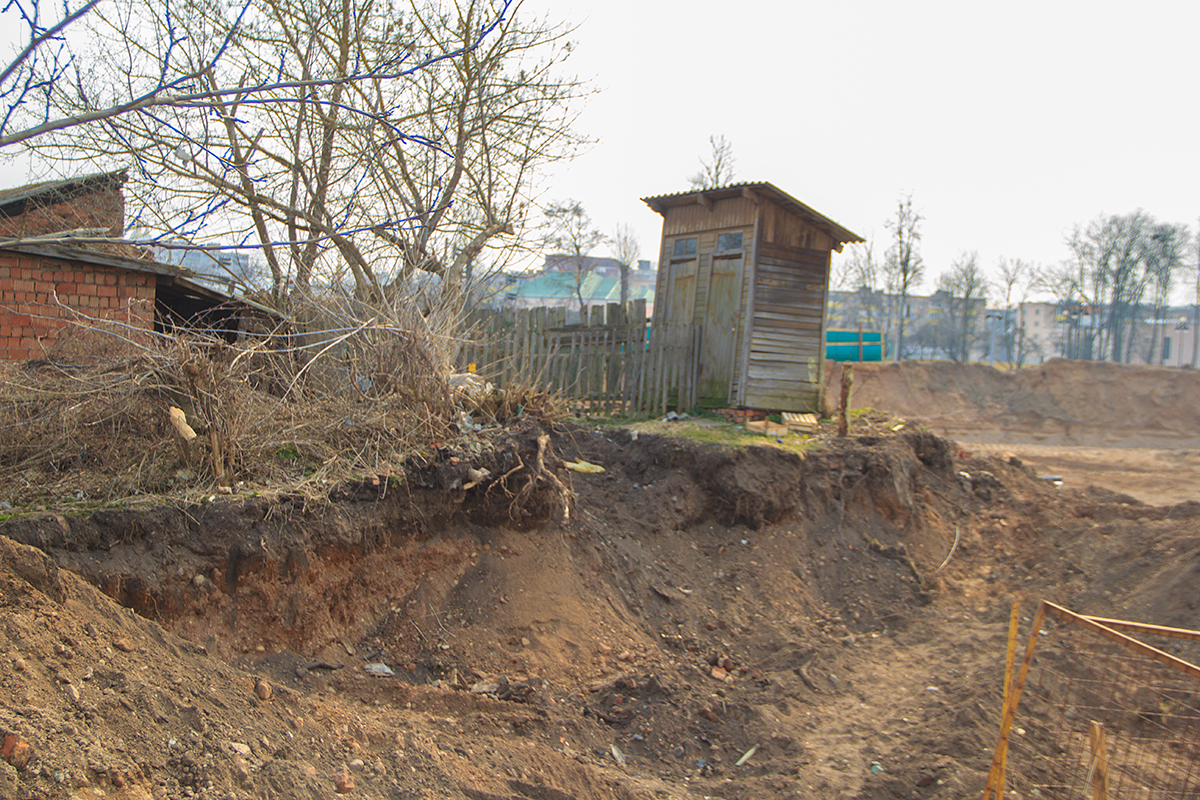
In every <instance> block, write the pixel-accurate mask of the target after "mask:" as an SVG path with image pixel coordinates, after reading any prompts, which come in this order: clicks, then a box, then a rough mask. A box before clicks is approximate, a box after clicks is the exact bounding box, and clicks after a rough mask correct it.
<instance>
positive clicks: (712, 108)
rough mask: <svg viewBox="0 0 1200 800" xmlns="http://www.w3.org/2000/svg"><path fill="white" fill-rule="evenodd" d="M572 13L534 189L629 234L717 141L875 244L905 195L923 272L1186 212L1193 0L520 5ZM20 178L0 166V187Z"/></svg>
mask: <svg viewBox="0 0 1200 800" xmlns="http://www.w3.org/2000/svg"><path fill="white" fill-rule="evenodd" d="M523 10H524V12H525V13H530V12H532V13H535V14H539V15H540V14H541V13H543V12H544V13H546V14H548V15H549V17H550V18H551V19H552V20H558V21H561V22H564V23H568V24H571V25H575V26H577V30H576V31H575V33H574V35H573V37H572V38H573V39H574V41H575V42H576V49H575V54H574V55H573V57H572V58H571V60H570V61H569V62H568V66H569V67H570V68H571V69H572V70H573V71H574V72H576V73H578V74H579V75H580V76H582V77H586V78H590V79H592V80H593V81H594V84H595V87H596V89H597V90H598V92H597V93H596V94H595V95H593V96H592V97H591V99H590V100H589V101H588V103H587V106H586V107H585V108H584V109H583V112H582V114H581V116H580V118H579V122H578V125H579V130H580V132H582V133H583V134H585V135H587V136H589V137H591V138H592V139H594V140H596V143H595V144H594V145H593V146H592V147H591V148H590V149H589V150H588V151H587V152H586V153H585V154H584V155H582V156H580V157H579V158H578V159H576V160H575V161H573V162H571V163H568V164H563V165H560V166H559V167H558V168H557V169H556V170H554V172H553V174H552V175H551V176H550V178H549V180H548V182H547V184H546V186H545V187H544V192H543V195H542V196H543V198H544V199H546V200H559V199H566V198H574V199H577V200H579V201H581V202H582V203H583V204H584V206H585V207H586V208H587V209H588V211H589V212H590V214H591V216H592V218H593V220H594V221H595V223H596V224H597V226H598V227H600V228H601V229H602V230H604V231H606V232H609V233H611V232H612V231H613V230H614V229H615V227H616V226H617V224H619V223H627V224H630V225H632V226H633V227H634V229H635V230H636V232H637V233H638V235H639V237H640V239H641V246H642V257H643V258H648V259H651V260H655V259H657V255H658V252H657V251H658V238H659V235H660V232H661V218H660V217H659V216H658V215H657V214H654V213H653V212H652V211H650V210H649V209H648V208H646V206H645V205H644V204H643V203H641V202H640V200H639V199H638V198H640V197H644V196H649V195H656V194H665V193H670V192H676V191H682V190H684V189H686V188H688V183H687V178H688V176H690V175H692V174H694V173H695V172H696V171H698V169H699V167H700V163H699V158H700V157H701V156H702V155H706V154H707V152H708V149H709V145H708V137H709V136H710V135H711V134H724V135H725V136H726V137H727V138H728V139H729V140H730V142H731V143H732V144H733V148H734V154H735V156H736V159H737V161H736V174H737V177H738V179H739V180H746V181H770V182H772V183H774V184H775V185H777V186H779V187H780V188H781V189H783V190H784V191H786V192H789V193H790V194H792V195H794V196H795V197H797V198H798V199H799V200H801V201H803V202H805V203H807V204H808V205H810V206H812V207H813V208H815V209H817V210H818V211H820V212H821V213H823V214H825V215H826V216H828V217H830V218H832V219H834V220H836V221H837V222H839V223H841V224H842V225H844V226H845V227H847V228H849V229H850V230H852V231H855V232H856V233H859V234H860V235H862V236H864V237H866V238H868V239H874V240H875V242H876V251H877V253H878V254H880V255H882V252H883V251H884V249H886V246H887V231H886V229H885V227H884V224H885V222H886V220H887V218H888V217H889V216H890V215H891V214H893V213H894V210H895V206H896V203H897V201H898V200H899V199H900V198H901V197H902V196H903V195H906V194H908V193H911V194H912V197H913V202H914V205H915V206H916V208H917V209H918V210H919V211H920V213H921V214H922V215H923V216H924V217H925V221H924V223H923V229H922V230H923V241H922V247H921V251H922V254H923V255H924V258H925V263H926V270H927V276H928V277H927V278H926V282H925V284H924V287H923V288H924V290H925V291H929V290H930V289H931V287H932V286H933V283H934V280H935V277H936V275H938V274H939V273H940V272H942V271H943V270H945V269H946V268H947V267H948V266H949V264H950V262H951V261H952V260H953V259H954V258H955V257H957V256H958V255H959V254H960V253H961V252H963V251H967V250H977V251H978V252H979V255H980V259H981V262H982V264H983V265H984V266H985V267H986V268H987V269H989V270H992V269H993V268H994V265H995V263H996V261H997V259H998V258H999V257H1001V256H1007V257H1012V258H1023V259H1026V260H1030V261H1036V262H1041V263H1054V262H1057V261H1059V260H1061V259H1062V258H1064V257H1065V256H1066V248H1065V245H1064V243H1063V240H1064V237H1065V235H1066V234H1067V233H1068V232H1069V231H1070V229H1071V227H1072V226H1073V225H1075V224H1078V223H1086V222H1087V221H1089V220H1091V219H1092V218H1094V217H1096V216H1098V215H1100V214H1124V213H1129V212H1132V211H1134V210H1135V209H1138V208H1142V209H1144V210H1146V211H1147V212H1149V213H1150V214H1152V215H1154V216H1155V217H1157V218H1158V219H1160V220H1162V221H1166V222H1181V223H1188V224H1191V225H1192V227H1193V228H1194V227H1195V222H1196V219H1197V216H1200V197H1198V196H1197V191H1196V187H1198V186H1200V151H1198V147H1197V136H1196V133H1195V131H1196V129H1197V123H1200V112H1198V111H1197V105H1198V103H1200V100H1197V99H1196V98H1195V94H1196V93H1197V90H1198V89H1200V69H1198V67H1200V55H1198V54H1200V46H1198V44H1200V0H1145V1H1143V2H1139V3H1133V2H1129V1H1128V0H1125V1H1124V2H1113V1H1112V0H1092V1H1091V2H1077V1H1076V0H1041V1H1040V2H1027V1H1025V0H1013V1H1010V2H1004V3H997V2H991V3H984V2H973V1H972V0H958V1H957V2H932V1H928V2H922V1H921V0H833V2H830V0H823V2H810V1H809V0H743V2H740V3H738V2H729V1H728V0H726V1H725V2H715V0H688V1H686V2H685V1H684V0H637V1H636V2H635V1H634V0H588V2H584V0H525V3H524V7H523ZM26 177H27V176H26V172H25V170H23V169H20V168H18V167H14V166H13V165H11V164H9V165H3V164H0V186H12V185H17V184H20V183H22V182H24V181H25V180H26Z"/></svg>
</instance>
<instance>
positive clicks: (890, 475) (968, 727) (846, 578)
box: [0, 421, 1200, 800]
mask: <svg viewBox="0 0 1200 800" xmlns="http://www.w3.org/2000/svg"><path fill="white" fill-rule="evenodd" d="M956 454H957V455H959V456H962V457H960V458H958V459H957V460H956V458H955V456H956ZM578 459H582V460H585V461H588V462H591V463H594V464H600V465H603V466H604V467H605V469H606V471H605V472H604V473H602V474H595V475H590V474H577V475H572V473H570V472H568V471H565V470H561V469H556V467H557V466H558V465H559V464H560V463H561V462H562V461H563V460H567V461H574V460H578ZM539 464H540V465H541V466H540V467H539V466H538V465H539ZM481 469H486V470H487V471H488V474H489V475H490V476H491V477H490V480H486V481H482V482H480V483H478V484H477V485H475V486H473V487H470V488H466V486H467V485H468V484H470V483H471V482H472V481H471V480H469V479H470V478H471V477H472V474H474V475H477V474H478V472H476V473H468V470H481ZM501 476H507V477H506V478H505V480H504V482H501ZM568 476H571V477H568ZM563 489H566V490H568V494H569V495H571V496H572V497H571V502H570V504H569V506H566V505H564V503H563V500H564V494H563ZM1197 509H1200V506H1197V505H1196V504H1194V503H1193V504H1182V505H1180V506H1175V507H1171V508H1164V509H1155V508H1151V507H1148V506H1143V505H1141V504H1139V503H1137V502H1136V501H1132V499H1131V498H1125V497H1121V496H1118V495H1114V494H1112V493H1106V492H1103V491H1092V492H1090V493H1079V494H1075V493H1063V492H1060V491H1059V490H1056V489H1055V488H1054V487H1053V485H1051V484H1048V483H1047V482H1045V481H1041V480H1038V479H1037V478H1036V476H1034V475H1033V474H1032V473H1031V472H1030V471H1029V470H1028V469H1027V468H1025V467H1022V466H1021V465H1020V464H1019V462H1017V461H1016V459H1000V458H987V459H971V458H969V457H966V454H962V453H957V451H956V449H955V448H954V446H953V445H951V444H950V443H948V442H946V441H944V440H942V439H940V438H938V437H936V436H933V435H931V434H928V433H925V432H919V431H917V432H910V433H901V434H895V435H892V434H889V435H882V436H881V435H876V434H871V435H864V436H859V437H850V438H848V439H844V440H830V441H827V442H826V443H825V445H824V446H822V447H820V448H818V449H815V450H813V451H810V452H809V453H808V454H807V455H805V456H804V457H801V456H797V455H794V454H792V453H789V452H786V451H783V450H780V449H777V448H769V447H759V448H749V449H743V450H728V449H722V448H717V447H711V446H703V445H697V444H694V443H689V442H684V441H680V440H674V439H670V438H666V437H660V436H651V435H645V434H643V435H642V436H640V437H636V438H635V437H632V436H631V435H630V433H629V432H628V431H624V430H615V431H592V430H586V429H581V428H561V429H557V430H553V431H543V430H542V429H541V428H539V427H538V426H536V425H535V424H533V423H530V422H528V421H526V422H523V423H521V424H519V425H517V426H514V427H513V428H512V429H511V430H509V431H506V432H505V434H504V438H503V441H501V442H500V443H499V445H498V446H497V447H495V448H493V449H491V450H489V451H488V452H487V453H486V454H484V453H483V452H482V451H471V450H469V449H465V448H460V449H458V450H455V449H454V448H443V449H440V450H438V451H436V452H434V453H432V454H431V455H430V456H428V457H427V458H425V459H423V460H421V461H419V462H414V463H413V464H412V466H411V469H410V470H409V472H408V473H407V474H406V475H405V476H404V478H403V480H387V479H386V478H385V479H383V480H380V481H379V482H378V483H376V482H375V481H373V480H368V481H364V482H363V483H361V484H359V485H356V486H352V487H347V488H346V489H344V490H341V491H339V493H338V495H337V499H336V500H335V501H334V502H333V503H332V505H330V506H328V507H322V508H319V509H318V508H313V507H307V506H306V505H305V504H304V503H303V502H302V501H300V500H296V501H294V502H282V503H270V504H269V503H267V502H265V501H263V500H259V499H236V498H217V499H216V500H214V501H213V502H210V503H206V504H203V505H199V506H192V507H186V508H156V509H152V510H149V511H141V512H134V511H119V510H107V511H98V512H95V513H93V514H91V515H89V516H86V517H72V518H67V517H63V516H55V515H50V516H45V517H42V518H38V519H26V520H10V521H7V522H4V523H0V535H3V536H6V537H9V539H11V540H15V541H16V542H21V543H24V544H27V545H33V546H35V547H37V548H40V550H41V551H42V552H44V553H46V554H49V556H50V558H52V559H53V562H51V561H49V560H47V559H46V558H45V557H44V556H41V555H40V553H38V551H36V550H30V549H28V548H22V547H21V546H20V545H19V544H12V543H9V544H6V545H5V548H6V549H4V553H5V554H7V555H5V556H4V558H0V565H4V569H3V570H2V571H0V573H2V574H0V577H3V578H4V581H5V586H6V587H8V589H7V590H6V593H5V594H4V595H3V596H4V598H5V602H6V604H7V606H8V609H9V612H10V613H9V616H8V618H7V622H6V623H5V628H4V629H3V632H4V637H3V639H0V645H2V646H3V648H4V652H5V653H6V654H7V657H8V658H9V659H10V660H11V659H14V658H19V659H21V660H22V663H23V664H24V665H25V670H24V671H18V672H10V673H8V674H7V675H6V676H4V677H3V678H2V679H0V688H3V690H4V691H6V692H8V694H6V695H4V698H5V699H6V700H5V703H4V704H0V706H3V708H5V709H7V710H0V725H2V726H5V729H6V730H12V731H15V732H16V733H15V734H14V735H18V734H19V735H20V736H21V737H23V738H24V739H25V740H28V741H29V742H30V743H31V744H32V746H33V750H34V752H35V753H37V754H38V757H39V758H40V759H41V763H42V764H45V765H46V767H45V770H41V769H40V768H38V770H39V771H36V772H34V771H33V770H34V769H35V768H34V767H28V766H27V767H26V768H25V769H24V770H23V771H21V772H20V773H19V774H17V775H16V777H15V778H14V782H13V783H12V785H13V786H14V787H15V793H13V794H12V795H11V796H14V797H21V796H30V797H32V796H64V797H65V796H68V795H69V793H70V792H71V791H74V790H75V789H84V788H87V789H88V790H89V791H90V789H91V788H101V789H103V790H104V791H108V792H110V793H115V794H116V796H129V797H143V796H154V797H192V796H205V797H207V796H211V797H222V798H225V797H231V796H232V797H296V796H304V797H322V798H325V797H332V796H334V794H335V793H336V791H337V787H338V786H339V785H341V786H344V785H345V783H344V781H343V780H342V779H343V778H349V779H350V780H351V781H352V782H354V783H355V784H356V788H355V789H354V792H355V793H356V794H357V795H361V796H366V797H410V796H421V794H422V793H424V794H433V795H437V796H448V797H469V798H473V799H474V800H493V798H509V799H510V800H511V799H513V798H516V799H517V800H521V799H522V798H530V799H532V800H540V799H541V798H547V797H553V798H559V797H586V798H591V797H595V798H600V797H629V798H634V797H638V798H641V797H645V798H649V797H651V796H663V797H689V796H720V797H751V796H752V797H758V798H763V797H793V796H803V797H817V798H820V797H844V796H855V797H898V796H903V797H911V796H917V797H940V798H949V797H960V796H963V795H965V794H971V793H975V792H977V791H978V790H979V789H981V788H982V778H983V775H984V773H985V772H986V769H987V765H988V761H989V759H990V748H991V744H992V740H991V737H992V736H993V735H994V728H995V722H996V720H995V718H994V716H995V710H996V709H998V707H999V698H1000V694H999V684H1000V676H1001V675H1002V673H1003V669H1002V658H1003V650H1004V633H1005V620H1006V619H1007V612H1008V603H1009V601H1010V599H1011V598H1012V597H1014V596H1017V597H1025V598H1027V599H1039V598H1041V597H1043V596H1045V597H1049V598H1050V599H1055V600H1057V601H1059V602H1064V603H1067V604H1069V605H1073V606H1075V607H1077V608H1080V609H1081V610H1084V611H1097V612H1102V613H1112V609H1113V607H1114V605H1119V604H1120V603H1122V602H1125V603H1128V604H1129V605H1130V607H1138V608H1154V609H1155V610H1156V611H1157V612H1158V613H1159V616H1158V619H1157V620H1156V621H1160V622H1163V623H1165V624H1174V625H1180V626H1184V627H1187V626H1194V624H1195V623H1196V622H1197V619H1196V617H1197V616H1198V615H1200V612H1197V611H1196V610H1195V609H1194V608H1192V607H1191V606H1189V605H1188V601H1187V600H1186V598H1185V596H1186V594H1187V593H1186V592H1185V591H1183V590H1182V589H1183V587H1186V586H1187V585H1188V582H1189V580H1191V578H1193V577H1194V574H1195V572H1196V570H1197V568H1198V567H1197V564H1198V563H1200V535H1198V534H1197V519H1198V516H1200V515H1198V514H1197ZM564 519H565V520H566V521H565V522H564ZM0 541H3V540H0ZM952 551H953V554H954V555H953V558H950V559H949V560H947V555H948V554H950V553H951V552H952ZM1132 553H1137V554H1138V558H1131V557H1130V556H1131V554H1132ZM1168 558H1169V559H1171V560H1170V561H1169V563H1168V561H1167V559H1168ZM55 565H57V566H58V567H62V568H64V569H66V570H68V571H69V572H72V573H75V574H77V575H80V576H83V577H84V578H86V580H87V581H88V582H89V583H91V584H92V585H94V586H96V587H99V588H100V589H101V590H103V592H104V593H105V595H107V598H105V597H101V596H100V595H99V594H96V593H95V592H94V590H92V589H91V588H90V587H88V586H85V585H83V584H82V583H80V582H79V581H77V580H76V579H75V578H74V577H73V576H71V575H68V574H67V573H62V577H61V579H60V577H59V575H58V573H57V571H56V569H55ZM22 587H24V588H22ZM56 587H57V588H56ZM0 588H4V587H0ZM109 598H111V600H112V601H116V602H117V603H119V604H120V605H123V606H125V607H126V609H127V610H126V611H121V610H119V609H118V607H117V606H114V605H112V604H111V601H110V600H109ZM130 610H131V611H133V612H136V616H134V615H133V614H130V613H129V611H130ZM38 620H42V622H38ZM51 620H52V622H49V621H51ZM158 626H162V628H165V629H166V631H167V632H166V633H164V632H162V631H161V630H160V629H159V628H158ZM177 637H181V638H177ZM60 650H61V652H60ZM64 653H70V654H71V657H70V658H68V657H66V656H65V655H64ZM13 663H15V662H13ZM87 665H90V666H91V667H93V668H94V673H87V672H85V671H84V670H85V666H87ZM372 670H373V671H375V672H384V673H390V674H385V675H384V676H382V677H380V676H378V675H374V674H372ZM85 675H86V676H87V677H85ZM38 676H41V677H42V678H43V679H44V680H41V682H39V680H38ZM118 676H124V677H118ZM260 682H262V683H265V684H266V685H267V686H268V687H271V691H269V692H268V697H266V698H263V697H262V696H261V695H259V694H258V691H259V690H258V685H259V683H260ZM62 686H70V687H75V692H74V693H71V692H68V693H67V696H65V698H64V694H63V691H62V689H61V688H60V687H62ZM76 694H78V695H79V700H75V699H74V698H75V695H76ZM171 698H173V699H171ZM35 709H40V710H35ZM72 732H73V733H72ZM81 742H82V744H81ZM168 742H175V744H173V745H170V744H167V743H168ZM262 742H267V744H262ZM235 745H236V746H235ZM751 748H754V751H753V753H752V755H751V756H750V757H748V758H747V759H746V760H745V761H744V762H743V763H742V764H741V765H740V766H739V765H737V763H736V762H737V761H738V760H739V759H741V757H742V756H744V755H745V754H746V753H747V752H748V751H749V750H750V749H751ZM35 763H36V762H35ZM873 763H874V764H881V765H883V767H882V769H881V770H879V771H875V770H872V769H869V767H870V766H871V765H872V764H873ZM343 770H344V771H345V772H344V774H343ZM43 773H44V774H43ZM60 773H61V775H60ZM61 776H66V777H63V778H62V780H59V777H61ZM4 778H5V776H0V781H2V780H3V779H4ZM118 782H119V783H121V786H117V785H116V783H118ZM76 784H78V785H76ZM210 784H211V787H210ZM0 786H3V784H2V783H0ZM134 789H137V790H138V791H142V792H143V794H140V795H139V794H137V793H136V792H134ZM21 792H25V794H21ZM56 792H57V794H56ZM121 792H125V794H124V795H121V794H120V793H121ZM6 796H8V795H6Z"/></svg>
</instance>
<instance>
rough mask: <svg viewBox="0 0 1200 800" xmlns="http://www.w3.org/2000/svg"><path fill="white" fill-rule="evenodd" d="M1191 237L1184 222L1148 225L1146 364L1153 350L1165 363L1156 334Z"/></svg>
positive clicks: (1151, 359) (1146, 258)
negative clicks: (1150, 317) (1149, 309)
mask: <svg viewBox="0 0 1200 800" xmlns="http://www.w3.org/2000/svg"><path fill="white" fill-rule="evenodd" d="M1191 238H1192V237H1191V232H1190V231H1188V229H1187V226H1186V225H1168V224H1158V225H1154V226H1153V227H1152V228H1151V231H1150V237H1149V241H1147V242H1146V246H1147V252H1146V255H1145V262H1146V277H1147V283H1148V284H1149V285H1150V289H1151V291H1152V292H1153V301H1152V302H1153V306H1154V312H1153V322H1152V323H1151V324H1152V325H1153V327H1152V329H1151V332H1150V349H1149V351H1148V352H1147V353H1146V363H1147V364H1153V363H1154V358H1155V351H1156V350H1157V352H1158V363H1159V364H1163V363H1165V362H1166V352H1165V350H1164V347H1163V342H1164V341H1165V339H1164V338H1163V337H1164V336H1165V334H1160V329H1161V328H1162V325H1163V316H1164V315H1165V314H1166V309H1167V305H1168V303H1169V301H1170V296H1171V288H1172V286H1173V284H1174V282H1175V277H1176V276H1177V275H1178V273H1179V270H1180V268H1182V267H1183V264H1184V252H1185V250H1186V249H1187V247H1188V245H1189V244H1190V242H1191Z"/></svg>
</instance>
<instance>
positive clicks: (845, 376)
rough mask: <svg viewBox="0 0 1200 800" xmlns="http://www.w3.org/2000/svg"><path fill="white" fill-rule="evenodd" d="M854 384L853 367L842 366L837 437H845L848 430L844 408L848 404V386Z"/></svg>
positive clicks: (848, 425) (849, 365)
mask: <svg viewBox="0 0 1200 800" xmlns="http://www.w3.org/2000/svg"><path fill="white" fill-rule="evenodd" d="M852 383H854V365H853V364H843V365H842V397H841V399H840V400H838V436H845V435H846V434H847V433H848V432H849V430H850V424H849V423H848V422H847V421H846V406H847V405H849V403H850V385H851V384H852Z"/></svg>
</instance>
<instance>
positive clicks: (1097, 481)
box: [828, 359, 1200, 505]
mask: <svg viewBox="0 0 1200 800" xmlns="http://www.w3.org/2000/svg"><path fill="white" fill-rule="evenodd" d="M830 373H831V375H830V382H829V384H828V385H829V386H830V387H836V386H837V384H838V382H839V381H840V372H839V371H838V369H837V368H835V367H834V366H833V365H831V369H830ZM833 395H834V392H832V391H831V392H830V397H832V396H833ZM1197 397H1200V373H1197V372H1196V371H1195V370H1190V369H1175V368H1169V367H1139V366H1126V365H1119V364H1108V363H1093V362H1077V361H1065V360H1061V359H1057V360H1052V361H1049V362H1047V363H1046V364H1043V365H1040V366H1037V367H1029V368H1025V369H1022V370H1017V371H1005V372H1001V371H998V370H995V369H992V368H991V367H988V366H985V365H982V364H966V365H960V364H951V363H949V362H933V363H924V362H905V363H903V364H862V365H858V366H856V367H855V382H854V390H853V392H852V395H851V407H855V408H858V407H874V408H879V409H882V410H886V411H888V412H891V413H894V414H896V415H898V416H901V417H904V418H905V419H909V420H912V421H914V422H918V423H920V424H922V425H924V426H925V427H927V428H928V429H929V430H932V431H933V432H935V433H937V434H939V435H941V436H946V437H948V438H951V439H953V440H955V441H957V442H958V443H959V444H960V445H961V447H962V448H963V449H965V450H969V451H974V452H979V453H986V454H993V455H1002V454H1004V453H1015V454H1016V455H1018V456H1019V457H1020V458H1021V460H1022V461H1024V462H1025V463H1027V464H1029V465H1030V466H1032V467H1034V468H1035V469H1036V470H1037V471H1038V472H1039V473H1040V474H1043V475H1048V476H1052V475H1056V476H1061V477H1062V478H1063V479H1064V483H1065V485H1066V486H1069V487H1070V486H1074V487H1079V488H1084V487H1087V486H1089V485H1094V486H1099V487H1103V488H1105V489H1109V490H1111V491H1115V492H1121V493H1124V494H1127V495H1130V496H1132V497H1136V498H1137V499H1139V500H1141V501H1143V502H1146V503H1151V504H1155V505H1166V504H1173V503H1181V502H1184V501H1185V500H1197V499H1200V403H1196V402H1195V398H1197Z"/></svg>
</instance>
